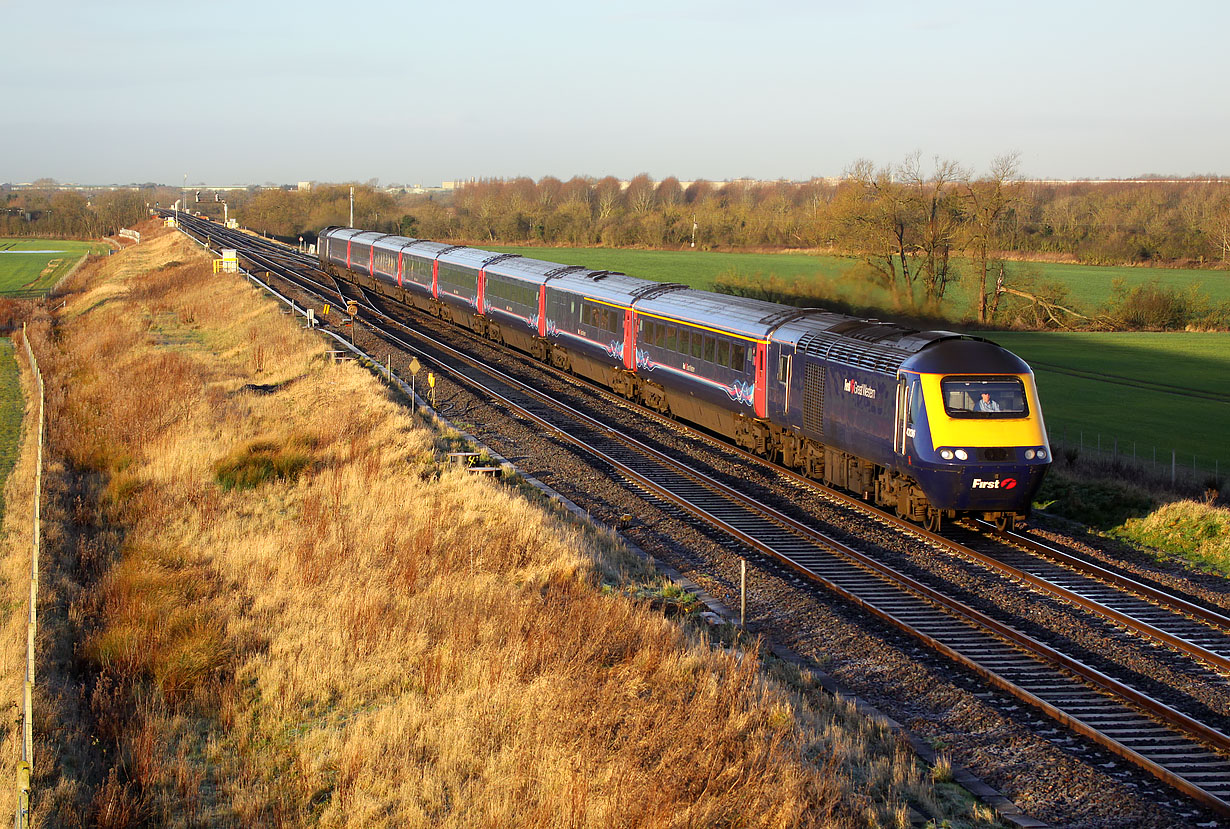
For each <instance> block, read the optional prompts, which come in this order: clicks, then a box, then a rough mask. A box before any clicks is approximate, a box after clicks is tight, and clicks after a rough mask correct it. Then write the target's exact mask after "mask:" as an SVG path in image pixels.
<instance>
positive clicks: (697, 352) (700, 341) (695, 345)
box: [692, 331, 705, 360]
mask: <svg viewBox="0 0 1230 829" xmlns="http://www.w3.org/2000/svg"><path fill="white" fill-rule="evenodd" d="M704 353H705V336H704V335H703V334H701V333H700V332H699V331H693V332H692V356H693V357H694V358H696V359H697V360H699V359H700V356H701V355H702V354H704Z"/></svg>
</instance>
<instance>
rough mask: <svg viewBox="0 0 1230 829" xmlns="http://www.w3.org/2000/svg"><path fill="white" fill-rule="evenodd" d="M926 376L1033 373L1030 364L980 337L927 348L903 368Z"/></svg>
mask: <svg viewBox="0 0 1230 829" xmlns="http://www.w3.org/2000/svg"><path fill="white" fill-rule="evenodd" d="M901 367H902V368H904V369H906V370H907V371H917V372H920V373H923V374H1032V373H1033V372H1032V371H1031V370H1030V368H1029V364H1028V363H1026V362H1025V361H1024V360H1022V359H1021V358H1020V357H1018V356H1016V355H1015V354H1013V353H1012V352H1011V351H1009V350H1008V349H1006V348H1003V347H1002V346H999V345H996V344H995V343H993V342H991V341H990V340H984V339H982V338H980V337H959V338H958V337H953V338H950V339H946V340H942V341H940V342H935V343H932V344H930V345H928V346H927V347H926V348H923V349H921V350H920V351H919V352H918V353H917V354H916V355H913V356H911V357H910V358H908V359H907V360H906V361H905V362H904V363H903V364H902V366H901Z"/></svg>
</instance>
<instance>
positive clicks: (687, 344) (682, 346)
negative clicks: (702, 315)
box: [679, 328, 692, 356]
mask: <svg viewBox="0 0 1230 829" xmlns="http://www.w3.org/2000/svg"><path fill="white" fill-rule="evenodd" d="M691 350H692V332H691V330H690V329H687V328H681V329H679V353H680V354H683V355H685V356H686V355H687V354H688V353H689V352H690V351H691Z"/></svg>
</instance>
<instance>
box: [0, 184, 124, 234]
mask: <svg viewBox="0 0 1230 829" xmlns="http://www.w3.org/2000/svg"><path fill="white" fill-rule="evenodd" d="M145 203H146V199H145V195H144V194H143V193H141V192H140V191H137V190H106V191H102V192H96V193H91V194H90V195H88V196H87V195H86V194H83V193H79V192H76V191H72V190H51V189H48V190H23V191H21V192H17V193H4V194H0V236H34V237H47V238H67V239H96V238H99V237H102V236H111V235H113V234H115V233H116V232H118V231H119V230H120V228H122V227H131V226H133V225H135V224H137V223H138V222H140V221H142V220H143V219H144V218H145V217H146V216H147V215H148V211H147V209H146V206H145Z"/></svg>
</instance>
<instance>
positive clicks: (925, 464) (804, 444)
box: [317, 227, 1051, 530]
mask: <svg viewBox="0 0 1230 829" xmlns="http://www.w3.org/2000/svg"><path fill="white" fill-rule="evenodd" d="M317 250H318V254H319V257H320V262H321V266H322V267H323V268H324V269H325V270H327V271H328V272H330V273H331V274H332V275H333V276H334V278H336V279H339V280H343V281H345V282H348V283H351V284H353V285H356V286H358V287H360V288H363V289H365V290H366V291H367V292H369V293H370V294H375V295H378V297H383V298H387V299H389V300H392V301H393V302H395V303H401V304H404V305H407V306H411V307H415V308H418V309H421V310H423V311H426V312H427V313H429V314H433V315H435V316H438V317H441V318H443V319H445V320H448V321H451V322H453V323H455V324H457V325H460V326H464V327H466V328H469V329H471V330H472V331H474V332H475V333H477V334H479V335H482V336H484V337H487V338H489V339H490V340H492V341H494V342H496V343H500V344H503V345H505V346H507V347H510V348H514V349H517V350H518V351H521V352H524V353H526V354H529V355H531V356H533V357H535V358H537V359H538V360H542V361H544V362H547V363H549V364H551V365H553V366H556V367H557V368H560V369H564V370H566V371H570V372H572V373H574V374H577V375H580V376H582V377H585V378H588V379H590V380H592V381H594V382H597V383H600V384H602V385H604V386H606V387H608V388H610V389H612V390H614V391H615V392H617V393H619V394H621V395H623V396H625V397H627V398H629V399H631V400H635V401H638V402H640V403H642V404H643V405H645V406H647V407H649V408H651V409H655V410H657V411H659V412H663V413H669V414H671V415H672V416H674V417H677V418H679V419H681V420H685V421H688V422H691V423H693V424H696V425H698V426H702V427H704V428H706V429H708V430H711V431H713V432H716V433H719V434H721V435H724V436H725V437H727V438H728V439H730V440H732V441H733V442H734V443H736V444H737V445H739V446H741V447H743V448H745V449H747V450H750V451H752V452H755V453H757V454H759V455H762V456H764V457H766V458H769V459H771V460H774V461H777V462H779V463H781V464H783V465H785V466H787V467H790V468H793V469H795V470H798V471H799V472H801V473H803V474H805V475H807V476H809V477H812V478H815V479H817V480H820V481H823V482H825V483H828V484H830V485H833V486H836V487H840V488H842V489H845V490H847V491H850V492H853V493H855V494H858V495H860V496H862V497H863V498H866V499H868V500H870V501H872V502H874V503H876V504H878V505H880V506H882V507H886V508H890V509H894V510H895V511H896V512H897V514H899V515H901V516H902V517H905V518H908V519H910V520H913V521H917V522H919V523H922V524H923V525H924V526H926V527H927V528H928V529H931V530H938V529H939V528H940V526H941V522H942V520H944V519H947V518H954V517H957V516H978V517H982V518H985V519H987V520H990V521H994V522H995V523H996V525H997V526H999V527H1000V528H1001V529H1004V528H1008V527H1011V526H1012V525H1013V524H1014V523H1015V521H1016V519H1017V518H1018V517H1023V516H1025V515H1027V514H1028V513H1029V509H1030V504H1031V502H1032V498H1033V496H1034V494H1035V493H1036V492H1037V490H1038V487H1039V486H1040V485H1041V483H1042V478H1043V476H1044V475H1045V474H1046V470H1047V469H1048V468H1049V466H1050V463H1051V450H1050V445H1049V443H1048V440H1047V434H1046V427H1045V425H1044V424H1043V420H1042V409H1041V407H1040V406H1039V403H1038V392H1037V388H1036V387H1035V384H1034V376H1033V372H1032V371H1031V370H1030V368H1029V366H1028V365H1026V364H1025V362H1024V361H1023V360H1021V359H1020V358H1019V357H1017V356H1016V355H1014V354H1012V353H1011V352H1009V351H1007V350H1005V349H1003V348H1001V347H999V346H998V345H995V344H994V343H992V342H989V341H987V340H984V339H982V338H979V337H972V336H967V335H962V334H956V333H952V332H949V331H918V330H916V329H913V328H909V327H906V326H902V325H898V324H895V323H891V322H880V321H877V320H871V319H859V318H856V317H851V316H846V315H843V314H835V313H831V312H828V311H823V310H820V309H815V308H795V307H791V306H786V305H778V304H775V303H771V302H764V301H761V300H756V299H748V298H743V297H734V296H727V295H723V294H715V293H710V292H708V291H700V290H696V289H693V288H689V287H686V286H684V285H679V284H674V283H662V282H653V281H650V280H646V279H638V278H636V277H632V276H628V275H626V274H622V273H615V272H611V271H600V270H591V269H589V268H583V267H579V266H568V265H560V264H558V263H554V262H544V261H541V260H538V259H531V258H527V257H523V256H518V255H516V254H501V253H493V252H491V251H486V250H480V249H478V248H472V247H466V246H459V245H447V244H442V243H440V242H431V241H427V240H422V239H411V238H406V237H402V236H393V235H388V234H383V233H377V232H373V231H363V230H360V229H357V228H345V227H330V228H326V229H325V230H323V231H321V233H320V236H319V241H318V244H317Z"/></svg>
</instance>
